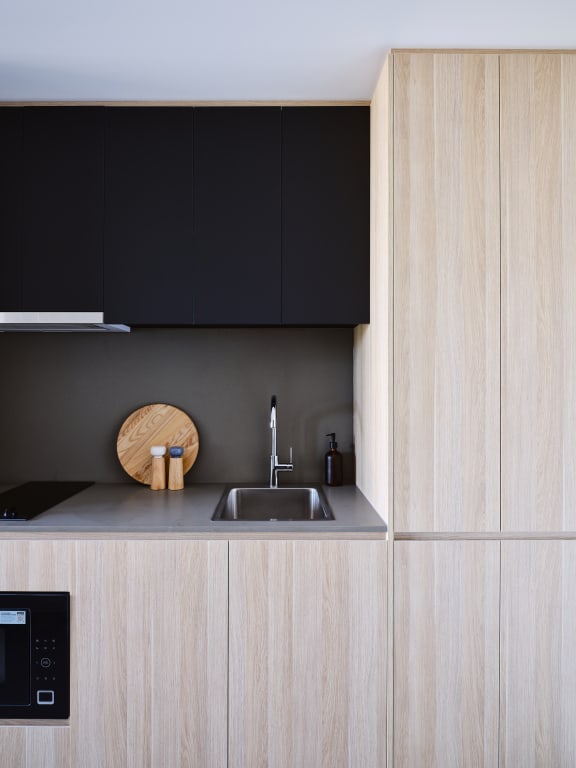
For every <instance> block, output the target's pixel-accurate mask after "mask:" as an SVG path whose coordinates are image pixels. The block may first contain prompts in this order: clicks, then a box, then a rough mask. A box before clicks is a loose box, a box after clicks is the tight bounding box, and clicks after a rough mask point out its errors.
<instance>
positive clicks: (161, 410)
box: [116, 403, 198, 485]
mask: <svg viewBox="0 0 576 768" xmlns="http://www.w3.org/2000/svg"><path fill="white" fill-rule="evenodd" d="M152 445H165V446H166V461H168V449H169V448H170V447H171V446H175V445H181V446H182V447H183V448H184V455H183V457H182V459H183V470H184V474H186V472H188V470H189V469H190V467H191V466H192V465H193V464H194V462H195V461H196V457H197V456H198V431H197V429H196V426H195V424H194V422H193V421H192V419H191V418H190V416H188V414H186V413H184V411H181V410H180V408H176V407H175V406H173V405H167V404H166V403H152V404H151V405H144V406H143V407H142V408H138V409H137V410H136V411H133V412H132V413H131V414H130V416H128V418H127V419H126V421H125V422H124V423H123V424H122V426H121V427H120V431H119V432H118V439H117V441H116V450H117V452H118V459H119V460H120V464H122V467H123V468H124V470H125V471H126V472H127V473H128V474H129V475H130V477H132V478H134V480H137V481H138V482H139V483H144V484H145V485H150V482H151V479H152V457H151V456H150V447H151V446H152Z"/></svg>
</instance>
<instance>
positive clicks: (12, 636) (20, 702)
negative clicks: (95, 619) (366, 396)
mask: <svg viewBox="0 0 576 768" xmlns="http://www.w3.org/2000/svg"><path fill="white" fill-rule="evenodd" d="M69 715H70V593H69V592H0V719H2V718H10V719H15V718H20V719H27V718H30V719H38V718H67V717H69Z"/></svg>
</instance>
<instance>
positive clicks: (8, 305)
mask: <svg viewBox="0 0 576 768" xmlns="http://www.w3.org/2000/svg"><path fill="white" fill-rule="evenodd" d="M1 123H2V129H1V130H2V134H3V135H2V164H3V165H4V163H7V165H8V167H7V174H8V175H7V179H10V180H11V181H10V182H9V184H10V186H11V187H12V194H10V189H7V188H6V179H4V180H3V182H2V184H1V192H0V194H1V200H2V208H3V213H2V225H1V230H2V235H1V237H2V254H1V263H2V267H1V269H2V293H1V297H2V304H3V306H2V307H1V308H2V309H10V310H12V311H24V312H27V311H28V312H29V311H39V312H54V311H60V312H73V311H102V258H103V256H102V249H103V241H102V216H103V203H104V174H103V171H104V154H103V153H104V144H103V138H104V132H103V109H101V108H94V107H85V108H78V107H73V108H72V107H71V108H62V107H24V108H4V109H3V110H2V117H1ZM10 148H11V151H12V152H13V155H12V157H11V158H8V159H7V157H6V152H7V149H8V150H9V151H10ZM15 172H16V178H15V179H14V173H15ZM5 206H6V207H5ZM6 294H8V295H6Z"/></svg>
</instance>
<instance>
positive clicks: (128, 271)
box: [104, 107, 195, 325]
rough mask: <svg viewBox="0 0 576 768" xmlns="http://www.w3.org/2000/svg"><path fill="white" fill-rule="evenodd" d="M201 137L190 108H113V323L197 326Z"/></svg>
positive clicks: (107, 277) (108, 257) (109, 259)
mask: <svg viewBox="0 0 576 768" xmlns="http://www.w3.org/2000/svg"><path fill="white" fill-rule="evenodd" d="M193 136H194V110H193V109H191V108H189V107H154V108H144V107H111V108H107V109H106V215H105V244H106V245H105V261H104V281H105V294H104V319H105V321H106V322H109V323H114V322H120V323H128V324H142V325H180V324H182V325H188V324H191V323H193V322H194V291H195V285H194V273H193V248H194V242H193V241H194V210H193V204H194V142H193Z"/></svg>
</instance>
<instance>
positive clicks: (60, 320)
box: [0, 312, 130, 333]
mask: <svg viewBox="0 0 576 768" xmlns="http://www.w3.org/2000/svg"><path fill="white" fill-rule="evenodd" d="M22 331H28V332H32V331H35V332H42V333H74V332H79V333H86V332H92V333H98V332H100V333H102V332H106V331H107V332H108V333H129V331H130V328H129V326H127V325H111V324H109V323H105V322H104V313H103V312H0V333H4V332H22Z"/></svg>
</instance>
